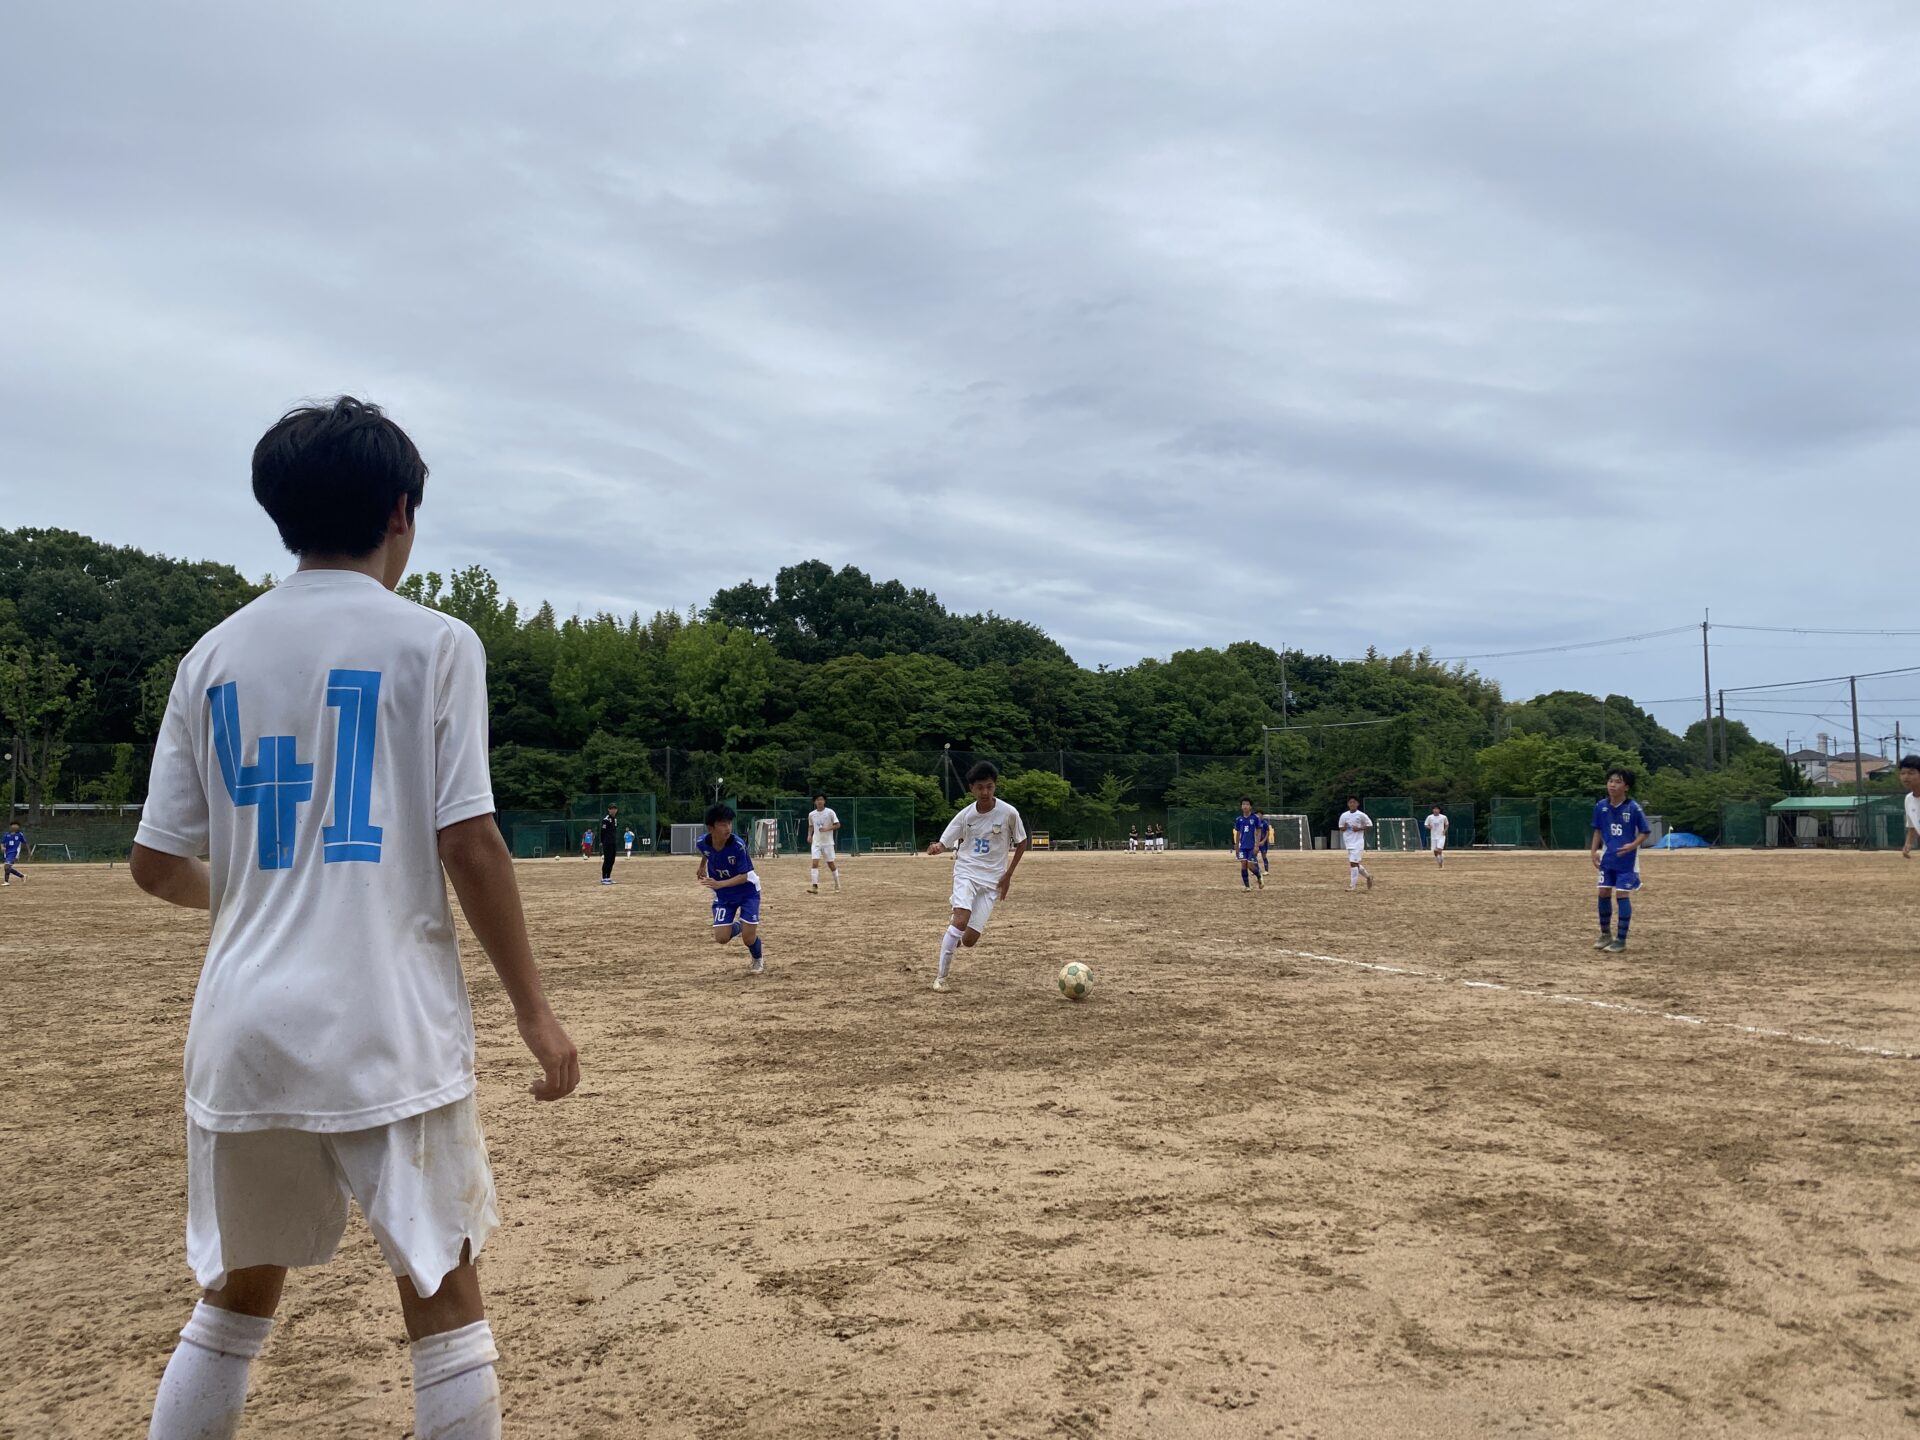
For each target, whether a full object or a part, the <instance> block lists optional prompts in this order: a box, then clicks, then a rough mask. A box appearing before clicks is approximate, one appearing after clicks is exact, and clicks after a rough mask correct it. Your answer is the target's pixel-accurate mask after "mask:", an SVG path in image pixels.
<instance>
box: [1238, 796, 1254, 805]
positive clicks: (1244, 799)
mask: <svg viewBox="0 0 1920 1440" xmlns="http://www.w3.org/2000/svg"><path fill="white" fill-rule="evenodd" d="M1240 803H1241V804H1242V805H1251V804H1253V796H1251V795H1242V796H1241V797H1240Z"/></svg>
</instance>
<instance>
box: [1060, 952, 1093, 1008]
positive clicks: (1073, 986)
mask: <svg viewBox="0 0 1920 1440" xmlns="http://www.w3.org/2000/svg"><path fill="white" fill-rule="evenodd" d="M1060 993H1061V994H1062V995H1064V996H1066V997H1067V998H1068V999H1069V1000H1084V999H1086V998H1087V996H1089V995H1091V994H1092V993H1093V971H1091V970H1089V969H1088V968H1087V967H1086V966H1084V965H1082V964H1081V963H1080V962H1079V961H1078V960H1076V961H1074V962H1073V963H1072V964H1071V965H1064V966H1062V967H1061V969H1060Z"/></svg>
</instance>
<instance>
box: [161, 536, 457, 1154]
mask: <svg viewBox="0 0 1920 1440" xmlns="http://www.w3.org/2000/svg"><path fill="white" fill-rule="evenodd" d="M486 665H487V661H486V653H485V651H484V650H482V648H481V645H480V640H479V637H478V636H476V635H475V634H474V633H473V631H472V630H471V629H470V628H468V627H467V626H466V625H465V624H463V623H462V622H461V621H459V620H455V619H453V618H452V617H450V616H447V615H442V614H439V613H438V612H436V611H433V610H428V609H425V608H423V607H421V606H419V605H415V604H413V603H412V602H411V601H407V600H402V599H401V598H400V597H399V596H397V595H395V594H393V593H392V592H391V591H389V590H388V589H387V588H386V587H385V586H384V585H382V584H380V582H379V581H377V580H375V579H373V578H371V577H370V576H367V575H362V574H359V573H357V572H354V571H349V570H305V571H299V572H296V573H295V574H293V575H290V576H289V577H287V579H286V580H285V581H284V582H282V583H281V584H280V585H279V586H278V587H276V588H275V589H273V590H270V591H268V592H267V593H266V594H265V595H263V596H261V597H260V598H259V599H257V600H255V601H254V602H253V603H252V604H250V605H247V606H246V607H244V608H243V609H241V610H240V611H239V612H238V613H237V614H235V615H233V616H231V617H230V618H228V619H227V620H226V621H225V622H223V623H222V624H220V625H218V626H216V627H215V628H214V629H213V630H211V631H209V632H208V633H207V635H206V636H205V637H204V638H203V639H202V640H201V641H200V643H199V644H198V645H196V646H194V647H193V649H192V650H191V651H190V652H189V653H188V654H187V657H186V658H185V659H184V660H182V661H181V662H180V668H179V672H178V674H177V675H176V676H175V678H174V683H173V692H172V694H171V695H170V696H169V697H168V699H167V713H166V718H165V720H164V721H163V722H162V723H161V727H160V738H159V743H158V744H157V746H156V747H155V751H154V757H153V776H152V782H151V785H150V788H149V791H148V797H147V803H146V807H145V809H144V810H143V811H142V813H141V818H140V831H139V835H138V837H137V838H138V839H139V842H140V843H141V844H142V845H145V846H147V847H148V848H150V849H153V850H161V851H165V852H167V853H168V854H172V855H189V856H191V855H199V854H202V853H204V854H206V855H207V856H208V857H209V863H210V866H211V869H212V901H213V904H212V912H213V913H212V925H213V933H212V937H211V940H210V942H209V944H208V946H207V958H206V964H205V966H204V967H203V968H202V970H201V972H200V983H199V986H198V987H197V989H196V990H195V992H194V997H193V1018H192V1020H191V1022H190V1023H189V1025H188V1029H187V1046H186V1082H187V1083H186V1090H187V1114H188V1115H189V1116H190V1117H191V1118H192V1119H193V1121H194V1122H195V1123H196V1124H198V1125H199V1126H201V1127H202V1128H203V1129H207V1130H213V1131H241V1130H265V1129H295V1130H317V1131H343V1130H363V1129H369V1128H371V1127H373V1126H376V1125H386V1124H389V1123H391V1122H392V1121H395V1120H401V1119H405V1118H406V1117H407V1116H410V1115H418V1114H423V1113H425V1112H426V1111H428V1110H434V1109H437V1108H439V1107H440V1106H442V1105H446V1104H449V1103H451V1102H452V1101H455V1100H458V1099H461V1098H462V1097H464V1096H466V1095H468V1094H470V1093H472V1091H473V1014H472V1010H471V1008H470V1006H469V1004H468V1001H467V987H466V982H465V981H464V980H463V979H462V977H461V974H460V954H459V950H458V948H457V947H456V945H455V941H454V929H453V912H452V910H451V908H450V907H449V906H448V903H447V885H446V880H445V878H444V877H443V875H442V873H441V869H440V854H439V845H438V835H439V831H440V830H442V829H443V828H445V827H446V826H449V825H453V824H456V823H458V822H459V821H462V820H471V819H473V818H475V817H476V816H481V815H490V814H492V813H493V790H492V782H491V780H490V779H489V776H488V771H487V679H486V674H487V671H486Z"/></svg>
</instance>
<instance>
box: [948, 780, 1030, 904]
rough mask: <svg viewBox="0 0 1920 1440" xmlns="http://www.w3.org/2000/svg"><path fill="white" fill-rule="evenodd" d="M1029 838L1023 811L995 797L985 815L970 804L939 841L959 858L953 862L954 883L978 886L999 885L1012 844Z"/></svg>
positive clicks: (1009, 856) (954, 819) (1005, 869)
mask: <svg viewBox="0 0 1920 1440" xmlns="http://www.w3.org/2000/svg"><path fill="white" fill-rule="evenodd" d="M1026 838H1027V827H1026V825H1025V823H1024V822H1022V820H1021V819H1020V812H1019V811H1018V810H1016V809H1014V808H1013V806H1011V805H1009V804H1008V803H1007V802H1006V801H1004V800H995V801H994V802H993V808H992V809H991V810H989V811H987V812H986V813H985V814H984V815H983V814H981V813H980V807H979V806H978V805H969V806H967V808H966V809H964V810H962V811H961V812H960V813H959V814H958V815H956V816H954V817H953V819H952V820H950V821H948V822H947V828H946V830H945V831H943V832H942V833H941V836H940V843H941V845H942V846H944V847H945V848H946V849H948V850H951V851H953V852H954V853H955V856H956V857H957V858H956V859H955V860H954V862H953V874H954V884H955V885H956V886H958V885H959V883H960V882H961V881H963V880H964V881H967V882H970V883H972V884H975V885H998V884H999V883H1000V877H1001V876H1002V875H1004V874H1006V873H1007V862H1008V861H1009V860H1011V859H1012V858H1013V847H1014V846H1016V845H1018V844H1021V843H1022V842H1023V841H1025V840H1026Z"/></svg>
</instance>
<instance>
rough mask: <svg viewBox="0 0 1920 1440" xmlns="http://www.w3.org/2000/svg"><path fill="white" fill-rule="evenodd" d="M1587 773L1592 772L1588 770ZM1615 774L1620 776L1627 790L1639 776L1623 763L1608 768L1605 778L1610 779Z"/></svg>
mask: <svg viewBox="0 0 1920 1440" xmlns="http://www.w3.org/2000/svg"><path fill="white" fill-rule="evenodd" d="M1588 773H1592V772H1588ZM1616 775H1618V776H1619V777H1620V782H1621V783H1622V784H1623V785H1625V786H1626V787H1627V789H1629V790H1631V789H1632V788H1633V782H1634V781H1635V780H1636V779H1638V778H1639V777H1638V776H1636V775H1635V774H1634V773H1633V772H1632V771H1631V770H1629V769H1627V767H1626V766H1624V765H1615V766H1612V767H1611V768H1609V769H1608V771H1607V779H1609V780H1611V779H1612V778H1613V777H1614V776H1616Z"/></svg>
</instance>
